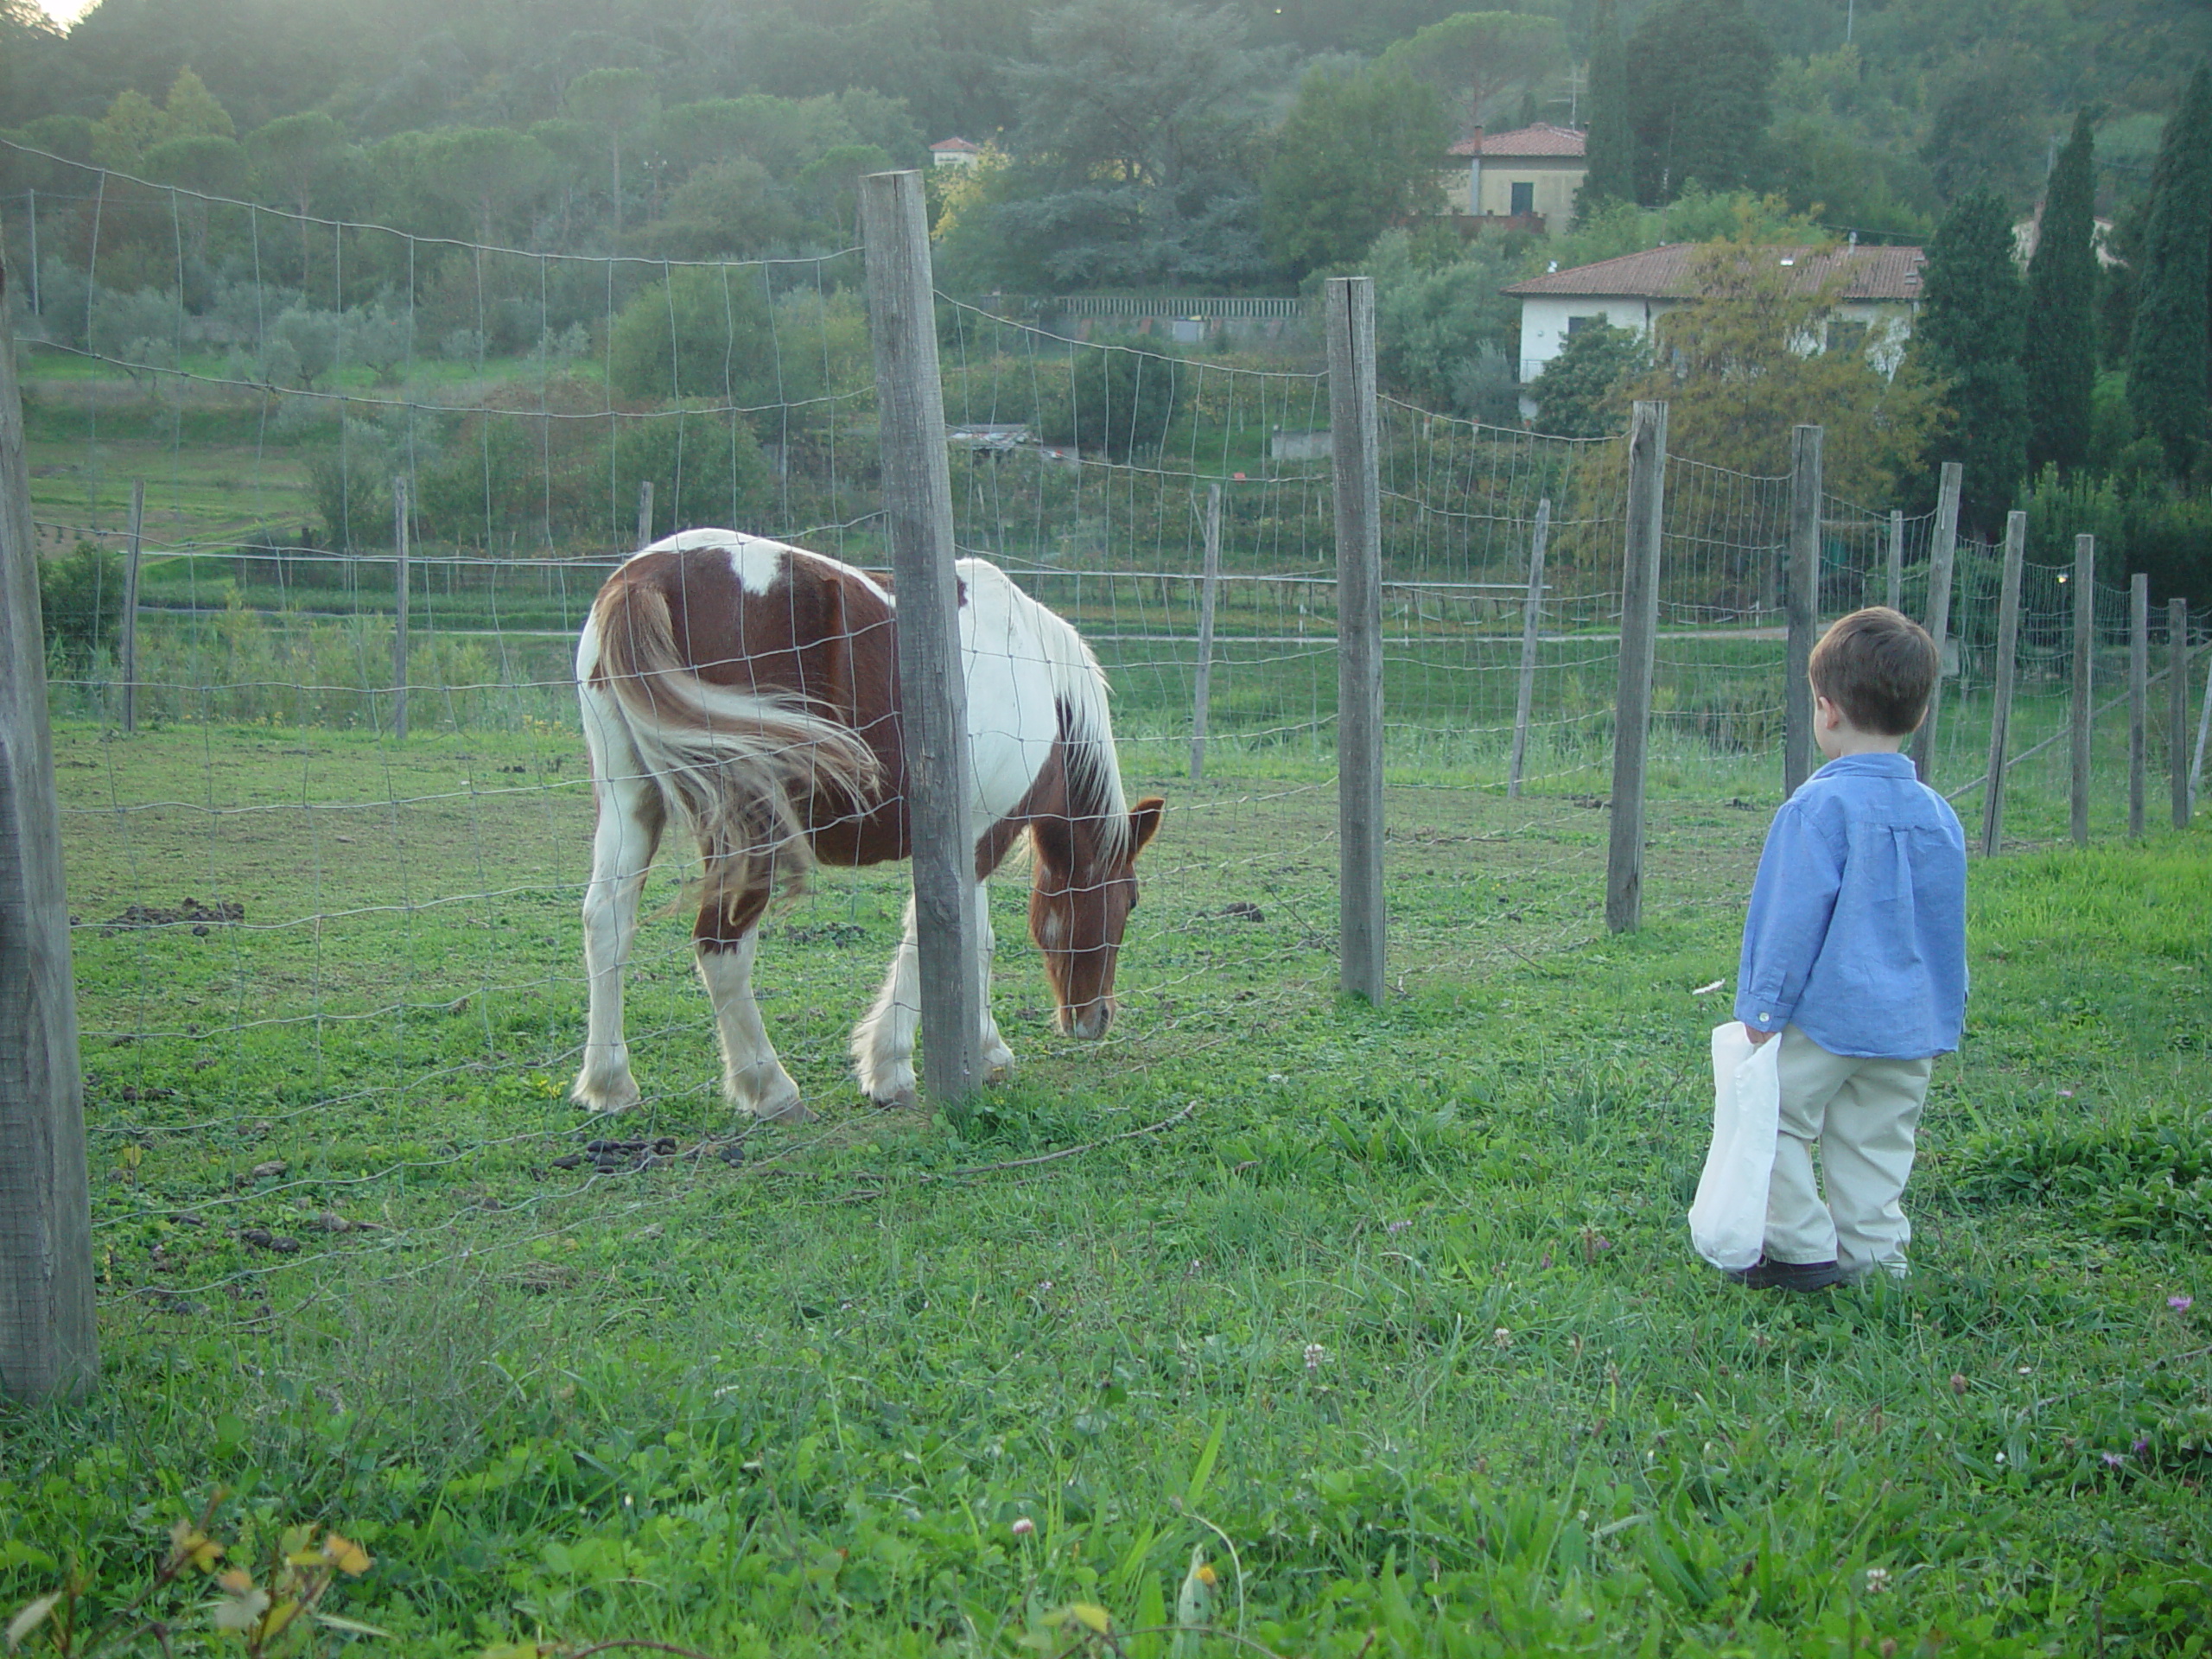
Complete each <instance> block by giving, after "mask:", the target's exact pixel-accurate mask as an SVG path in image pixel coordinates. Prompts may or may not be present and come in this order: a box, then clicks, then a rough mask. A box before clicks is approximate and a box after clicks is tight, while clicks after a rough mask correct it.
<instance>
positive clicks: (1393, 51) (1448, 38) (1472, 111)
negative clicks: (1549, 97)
mask: <svg viewBox="0 0 2212 1659" xmlns="http://www.w3.org/2000/svg"><path fill="white" fill-rule="evenodd" d="M1566 54H1567V38H1566V36H1565V35H1563V34H1561V33H1560V26H1559V23H1558V22H1557V20H1556V19H1554V18H1550V17H1528V16H1522V15H1521V14H1520V13H1518V12H1511V11H1462V12H1458V13H1455V14H1453V15H1452V16H1449V17H1446V19H1444V21H1443V22H1437V23H1431V24H1430V25H1429V26H1428V27H1427V29H1421V30H1420V31H1419V32H1418V33H1416V34H1415V35H1414V36H1413V37H1412V38H1411V39H1410V40H1404V41H1399V42H1398V43H1397V44H1396V45H1395V46H1394V47H1392V48H1390V49H1389V51H1388V52H1385V53H1384V54H1383V58H1382V62H1381V65H1380V67H1382V68H1383V70H1384V71H1385V72H1386V73H1392V74H1402V75H1410V76H1414V77H1416V78H1418V79H1422V80H1427V81H1430V82H1433V84H1434V85H1436V86H1439V87H1440V88H1441V89H1443V91H1444V92H1445V93H1446V95H1447V96H1448V97H1450V98H1451V99H1452V100H1453V102H1454V103H1455V104H1456V103H1457V102H1458V100H1459V99H1462V98H1464V99H1465V100H1466V117H1465V118H1466V124H1468V125H1469V126H1475V125H1478V124H1480V123H1481V121H1482V119H1483V112H1484V108H1485V106H1486V105H1489V104H1490V103H1491V101H1492V100H1493V99H1496V98H1497V97H1498V95H1499V94H1501V93H1503V92H1510V91H1511V90H1512V89H1513V88H1515V87H1516V86H1521V87H1525V86H1529V84H1530V83H1531V82H1533V81H1535V80H1536V79H1540V78H1541V77H1542V76H1543V75H1545V74H1548V73H1550V71H1551V70H1552V68H1553V67H1554V66H1556V65H1557V64H1558V62H1559V61H1560V59H1561V58H1562V57H1564V56H1565V55H1566Z"/></svg>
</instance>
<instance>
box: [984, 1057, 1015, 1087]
mask: <svg viewBox="0 0 2212 1659" xmlns="http://www.w3.org/2000/svg"><path fill="white" fill-rule="evenodd" d="M1013 1075H1014V1062H1013V1061H1012V1060H1011V1059H1005V1060H999V1061H996V1062H995V1063H993V1064H992V1065H987V1066H985V1067H984V1068H983V1081H984V1082H985V1083H1004V1082H1005V1081H1006V1080H1007V1078H1008V1077H1012V1076H1013Z"/></svg>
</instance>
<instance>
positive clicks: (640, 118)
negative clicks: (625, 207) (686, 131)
mask: <svg viewBox="0 0 2212 1659" xmlns="http://www.w3.org/2000/svg"><path fill="white" fill-rule="evenodd" d="M568 97H569V114H571V115H573V116H575V118H576V119H577V120H579V121H588V122H589V123H590V124H592V125H593V126H595V127H597V128H598V129H599V130H601V132H603V133H605V134H606V135H607V150H608V154H609V156H611V157H612V159H613V165H614V170H613V206H614V235H615V238H616V240H618V241H620V238H621V236H622V142H623V140H624V139H626V138H628V137H631V136H632V135H633V134H635V133H637V132H638V131H639V130H641V129H642V128H643V127H644V126H645V124H646V123H647V122H649V121H651V120H652V118H653V116H654V114H655V113H656V112H657V111H658V110H659V108H660V93H659V92H658V91H657V90H656V89H655V87H654V85H653V78H652V75H651V74H650V73H647V72H646V71H645V70H643V69H594V70H592V71H591V72H590V73H588V74H582V75H578V76H577V77H576V78H575V79H574V80H572V81H570V82H569V94H568Z"/></svg>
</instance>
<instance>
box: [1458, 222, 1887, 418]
mask: <svg viewBox="0 0 2212 1659" xmlns="http://www.w3.org/2000/svg"><path fill="white" fill-rule="evenodd" d="M1710 251H1711V248H1710V245H1708V244H1705V243H1698V242H1678V243H1675V245H1672V246H1671V247H1663V248H1653V249H1650V250H1649V251H1646V252H1643V253H1630V254H1624V255H1622V256H1621V257H1619V258H1618V259H1601V260H1599V262H1598V263H1597V264H1593V265H1576V266H1574V267H1573V269H1572V270H1553V271H1547V272H1546V273H1545V274H1544V275H1543V276H1541V277H1530V278H1529V280H1528V281H1527V282H1524V283H1513V284H1512V285H1511V286H1510V287H1509V288H1506V289H1503V290H1501V291H1502V292H1504V293H1507V294H1510V295H1514V296H1517V297H1518V298H1519V299H1520V302H1521V379H1522V383H1523V384H1524V385H1525V384H1526V383H1527V382H1529V381H1530V380H1533V379H1535V378H1536V377H1537V376H1538V375H1539V374H1541V373H1542V372H1543V371H1544V365H1546V364H1547V363H1548V362H1550V361H1551V360H1552V359H1554V357H1557V356H1558V355H1559V354H1560V349H1561V348H1562V347H1563V346H1565V345H1566V344H1567V336H1568V335H1569V334H1573V332H1574V331H1575V330H1576V329H1578V328H1582V327H1588V326H1589V325H1590V324H1591V323H1592V322H1605V323H1611V325H1612V326H1613V327H1616V328H1633V329H1635V330H1636V331H1637V333H1638V334H1643V335H1644V336H1645V337H1647V338H1649V336H1650V334H1651V331H1652V328H1653V327H1654V325H1655V324H1656V323H1657V321H1658V320H1659V319H1660V318H1661V317H1663V316H1664V315H1666V314H1667V313H1668V312H1669V311H1672V310H1674V309H1675V308H1678V307H1681V306H1684V305H1687V304H1688V303H1689V302H1691V301H1693V300H1695V299H1698V298H1700V297H1701V295H1700V280H1699V273H1700V270H1701V269H1702V268H1703V262H1704V260H1705V259H1706V258H1707V256H1708V255H1709V253H1710ZM1751 257H1754V258H1759V259H1771V260H1772V261H1774V262H1775V264H1777V265H1779V266H1783V267H1785V268H1787V269H1789V270H1790V271H1792V272H1793V273H1794V275H1793V279H1792V283H1791V285H1792V287H1793V288H1795V289H1797V290H1799V291H1801V292H1804V293H1812V292H1815V291H1816V290H1818V289H1821V288H1824V287H1825V286H1827V284H1828V283H1831V282H1835V281H1838V280H1839V279H1840V289H1839V291H1838V300H1837V304H1836V308H1835V312H1834V315H1833V316H1832V317H1831V318H1830V319H1829V321H1828V323H1827V330H1826V337H1825V338H1823V339H1821V340H1818V341H1808V342H1807V348H1808V350H1817V351H1834V350H1837V349H1840V347H1842V346H1846V345H1849V346H1853V347H1855V348H1856V349H1858V350H1861V351H1864V352H1866V353H1867V354H1868V355H1869V356H1871V357H1872V359H1874V362H1875V365H1876V366H1878V368H1880V369H1881V370H1882V372H1884V373H1885V374H1887V373H1890V372H1892V371H1894V370H1895V369H1896V367H1897V363H1898V361H1899V360H1900V359H1902V358H1903V356H1904V343H1905V341H1906V340H1910V338H1911V337H1912V324H1913V319H1914V317H1915V316H1916V315H1917V313H1918V311H1919V309H1920V273H1921V269H1922V267H1923V266H1924V265H1925V264H1927V263H1928V259H1927V256H1926V255H1925V254H1924V253H1923V251H1921V250H1920V249H1918V248H1875V247H1864V248H1862V247H1847V248H1827V249H1821V248H1758V249H1755V250H1753V251H1752V255H1751Z"/></svg>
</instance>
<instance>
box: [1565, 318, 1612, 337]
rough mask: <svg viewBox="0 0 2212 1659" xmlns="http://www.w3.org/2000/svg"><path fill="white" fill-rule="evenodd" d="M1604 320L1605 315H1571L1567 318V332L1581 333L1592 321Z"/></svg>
mask: <svg viewBox="0 0 2212 1659" xmlns="http://www.w3.org/2000/svg"><path fill="white" fill-rule="evenodd" d="M1603 321H1605V319H1604V318H1603V317H1569V318H1568V319H1567V333H1568V334H1580V333H1581V332H1582V331H1583V330H1584V329H1585V328H1587V327H1589V326H1590V325H1591V324H1592V323H1593V322H1603Z"/></svg>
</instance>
